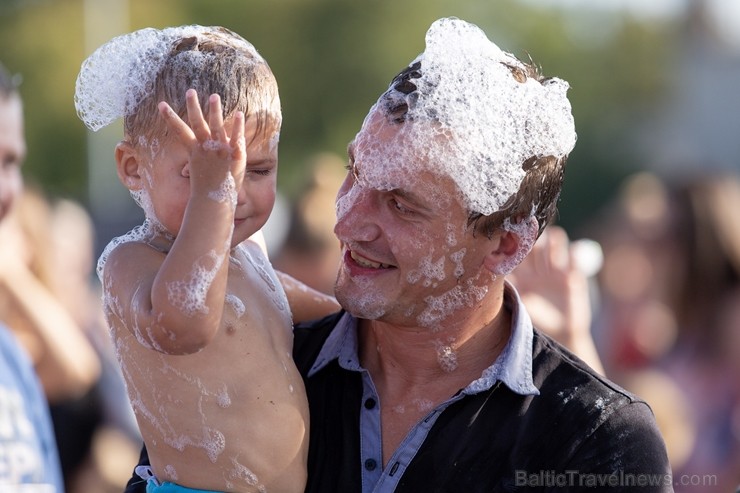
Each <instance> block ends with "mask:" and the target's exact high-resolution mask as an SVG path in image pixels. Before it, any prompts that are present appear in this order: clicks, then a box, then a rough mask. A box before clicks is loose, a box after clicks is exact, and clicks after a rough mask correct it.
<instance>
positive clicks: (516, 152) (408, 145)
mask: <svg viewBox="0 0 740 493" xmlns="http://www.w3.org/2000/svg"><path fill="white" fill-rule="evenodd" d="M524 73H525V67H524V65H523V64H522V63H521V62H520V61H519V60H517V59H516V58H515V57H514V56H513V55H511V54H509V53H505V52H503V51H501V49H499V48H498V46H496V45H495V44H494V43H492V42H491V41H489V40H488V38H487V37H486V35H485V34H484V33H483V31H481V30H480V29H479V28H478V27H477V26H475V25H473V24H469V23H467V22H465V21H462V20H459V19H454V18H447V19H440V20H438V21H436V22H435V23H434V24H432V26H431V27H430V28H429V31H428V32H427V36H426V49H425V51H424V52H423V53H422V54H420V55H419V56H418V57H417V58H416V59H415V60H414V61H413V62H412V63H411V64H410V66H409V69H408V70H407V71H406V74H405V77H406V80H407V81H408V82H409V83H410V84H411V85H412V86H413V90H409V86H408V85H407V86H406V87H405V88H404V87H401V90H399V89H398V87H399V82H402V79H398V78H397V79H396V80H394V82H393V83H392V84H391V87H390V88H389V89H388V91H386V93H384V94H383V95H381V97H380V98H379V100H378V101H377V103H376V104H375V106H374V107H373V108H372V109H371V111H370V113H369V115H368V117H367V118H366V120H365V122H364V123H363V127H362V129H361V130H360V133H359V134H358V138H357V139H356V140H355V143H356V147H355V155H356V157H357V156H360V157H359V158H358V161H361V162H363V168H362V172H363V180H364V182H365V183H367V184H368V186H371V187H373V188H377V189H382V190H385V189H388V187H389V186H391V185H392V184H393V183H394V182H396V181H397V176H398V175H399V174H406V175H410V176H413V175H414V174H415V173H418V171H419V170H420V168H421V169H424V168H426V169H430V170H432V171H434V172H436V173H439V174H441V175H444V176H449V177H450V178H452V179H453V180H454V181H455V183H456V185H457V186H458V188H459V189H460V191H461V193H462V198H463V201H464V204H465V205H466V207H467V208H468V209H470V210H471V211H476V212H480V213H482V214H483V215H490V214H492V213H494V212H496V211H498V210H500V209H501V208H502V206H503V205H504V203H505V202H506V201H507V200H508V198H509V197H510V196H511V195H513V194H514V193H516V191H517V190H518V188H519V186H520V183H521V181H522V179H523V178H524V175H525V172H524V170H523V169H522V165H523V163H524V162H525V161H526V160H527V159H529V158H531V157H532V156H537V157H541V156H550V155H551V156H555V157H562V156H564V155H567V154H568V153H569V152H570V151H571V150H572V148H573V146H574V145H575V141H576V134H575V127H574V123H573V117H572V115H571V106H570V103H569V101H568V99H567V97H566V92H567V90H568V84H567V82H565V81H563V80H561V79H558V78H551V79H548V80H547V81H545V82H543V83H540V82H538V81H537V80H535V79H533V78H527V77H523V76H518V75H517V74H524ZM518 79H519V80H518ZM400 104H405V105H407V107H408V110H407V112H406V113H405V114H404V116H403V117H402V119H403V124H401V125H399V126H398V127H397V130H398V135H397V136H396V140H395V141H394V142H389V141H388V139H383V138H382V137H379V136H378V135H377V134H374V132H376V131H377V127H376V126H375V125H376V124H377V119H378V114H381V115H384V116H383V118H386V116H385V115H387V114H388V113H389V112H390V116H389V117H388V118H390V119H391V120H393V119H394V118H398V115H397V114H395V113H394V112H393V111H392V110H391V109H392V108H395V107H398V105H400ZM381 144H382V145H381ZM461 163H462V164H461Z"/></svg>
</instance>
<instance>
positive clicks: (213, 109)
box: [208, 94, 227, 142]
mask: <svg viewBox="0 0 740 493" xmlns="http://www.w3.org/2000/svg"><path fill="white" fill-rule="evenodd" d="M208 125H209V126H210V127H211V138H212V139H213V140H215V141H218V142H226V140H227V137H226V130H225V129H224V118H223V113H222V110H221V98H220V97H219V95H218V94H211V95H210V97H209V98H208Z"/></svg>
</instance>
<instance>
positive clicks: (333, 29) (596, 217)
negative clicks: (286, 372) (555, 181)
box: [0, 0, 740, 493]
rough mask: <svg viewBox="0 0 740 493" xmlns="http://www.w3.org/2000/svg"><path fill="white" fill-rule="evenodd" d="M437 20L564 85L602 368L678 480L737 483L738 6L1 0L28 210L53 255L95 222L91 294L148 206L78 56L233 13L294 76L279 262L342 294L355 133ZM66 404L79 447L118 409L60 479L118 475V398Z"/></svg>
mask: <svg viewBox="0 0 740 493" xmlns="http://www.w3.org/2000/svg"><path fill="white" fill-rule="evenodd" d="M444 16H457V17H460V18H462V19H465V20H468V21H471V22H473V23H475V24H477V25H479V26H480V27H481V28H482V29H483V30H484V31H485V32H486V33H487V34H488V36H489V37H490V38H491V39H492V40H493V41H495V42H496V43H497V44H498V45H499V46H500V47H501V48H503V49H504V50H506V51H509V52H512V53H514V54H515V55H517V56H519V58H522V59H526V58H528V57H530V56H531V57H532V59H533V60H534V61H535V62H536V63H537V64H538V65H541V67H542V70H543V72H544V73H545V74H546V75H556V76H559V77H561V78H564V79H566V80H567V81H569V83H570V85H571V90H570V93H569V96H570V100H571V102H572V105H573V113H574V115H575V120H576V127H577V131H578V143H577V145H576V148H575V150H574V152H573V153H572V154H571V156H570V159H569V162H568V167H567V171H566V180H565V186H564V190H563V195H562V200H561V205H560V215H559V217H558V220H557V222H558V223H559V224H560V225H561V226H563V227H564V228H565V229H566V230H567V231H568V233H569V234H570V236H571V237H572V238H575V239H577V238H581V237H589V238H593V239H596V240H597V241H598V242H599V243H600V244H601V247H602V249H603V254H604V263H603V268H602V269H601V271H600V273H599V274H598V275H597V277H595V279H594V282H595V283H596V286H597V293H598V296H595V300H594V308H595V315H594V324H593V334H594V337H595V338H596V342H597V347H598V349H599V352H600V355H601V357H602V359H603V361H604V366H605V370H606V372H607V375H608V376H610V377H612V378H613V379H615V380H616V381H618V382H619V383H621V384H622V385H625V386H626V387H628V388H629V389H630V390H633V391H635V392H636V393H638V394H640V395H643V396H645V398H646V399H648V401H649V402H650V404H651V405H652V406H653V408H654V410H655V412H656V415H657V416H658V419H659V423H660V424H661V427H662V428H663V429H664V434H665V435H666V440H667V442H668V445H669V453H670V455H671V460H672V462H673V465H674V472H675V475H676V480H677V481H679V482H680V481H683V482H685V483H688V484H676V486H675V488H676V491H679V492H680V491H730V489H731V488H734V487H735V485H737V484H738V483H740V458H739V457H740V383H739V381H740V378H738V377H740V364H738V361H739V360H740V289H739V288H740V284H738V279H740V185H739V183H740V182H739V181H738V180H739V178H738V176H739V174H740V90H739V89H738V88H739V87H740V1H738V0H457V1H455V2H451V1H448V0H402V1H399V0H364V1H347V0H209V1H205V0H200V1H198V0H156V1H152V0H0V46H1V47H2V48H1V50H0V60H1V61H2V62H3V63H4V64H5V65H6V66H7V67H8V69H9V70H10V71H11V72H13V73H18V74H20V75H21V76H22V78H23V82H22V85H21V87H20V90H21V94H22V96H23V98H24V103H25V117H26V134H27V142H28V149H29V152H28V159H27V161H26V165H25V167H24V170H23V172H24V175H25V178H26V180H27V183H29V184H30V186H31V188H33V189H34V190H36V191H38V192H40V193H41V195H43V197H44V198H45V199H46V200H47V201H48V202H50V204H51V206H52V211H51V212H52V213H59V214H56V215H54V214H52V215H49V214H50V213H47V214H46V216H44V217H45V219H39V218H38V217H36V218H35V219H29V220H30V221H31V222H32V223H34V224H36V226H38V225H39V224H49V227H50V231H51V229H52V228H55V229H54V230H55V231H59V233H58V234H57V235H56V236H55V238H56V240H53V239H51V238H49V239H48V240H49V243H46V244H48V245H49V247H48V248H49V249H51V248H52V247H51V245H52V244H54V245H61V244H59V243H51V241H57V242H64V241H67V242H68V243H69V242H70V239H78V240H79V241H81V242H82V241H84V238H85V234H89V235H90V237H89V239H88V240H87V241H88V242H87V243H80V244H75V243H74V241H73V242H72V246H71V247H70V248H71V249H72V250H71V251H74V250H75V249H77V250H82V251H83V253H84V252H86V253H87V255H88V257H87V258H86V259H83V260H82V262H83V263H84V267H83V268H82V273H83V275H84V276H87V277H89V278H90V283H91V284H93V286H92V287H91V289H93V290H94V289H95V286H94V282H95V279H94V274H93V266H94V260H95V258H97V255H98V254H99V253H100V251H101V250H102V248H103V247H104V246H105V245H106V244H107V242H108V241H109V240H110V239H111V238H112V237H113V236H116V235H120V234H123V233H125V232H126V231H128V230H129V229H130V228H131V227H132V226H134V225H136V224H139V223H140V222H141V219H142V215H141V212H140V210H139V209H138V208H137V207H136V206H135V204H134V202H133V201H132V200H131V198H130V197H129V196H128V193H127V192H126V190H125V189H124V188H123V186H121V185H120V183H119V182H118V179H117V177H116V175H115V167H114V161H113V147H114V145H115V143H116V142H117V140H118V139H120V137H121V126H120V122H117V123H116V124H113V125H111V126H110V127H109V128H106V129H104V130H102V131H100V132H98V133H90V132H88V131H86V129H85V127H84V125H83V124H82V123H81V122H80V120H79V119H78V118H77V117H76V114H75V109H74V103H73V95H74V87H75V79H76V76H77V72H78V70H79V67H80V64H81V62H82V61H83V60H84V59H85V58H86V57H87V56H88V55H89V54H90V53H92V51H94V49H95V48H97V47H98V46H100V45H101V44H102V43H104V42H105V41H107V40H109V39H110V38H111V37H113V36H116V35H119V34H123V33H126V32H130V31H132V30H136V29H140V28H144V27H157V28H164V27H169V26H178V25H183V24H202V25H222V26H225V27H228V28H230V29H232V30H234V31H236V32H238V33H240V34H241V35H243V36H244V37H245V38H247V39H248V40H249V41H251V42H252V43H253V44H254V45H255V47H256V48H257V49H258V50H259V51H260V52H261V53H262V55H263V56H264V57H265V58H266V59H267V60H268V63H269V64H270V66H271V67H272V69H273V71H274V73H275V75H276V77H277V80H278V83H279V85H280V92H281V100H282V107H283V114H284V124H283V130H282V133H281V143H280V170H279V180H278V187H279V191H280V194H281V199H280V201H279V202H278V204H277V206H276V210H275V214H274V215H273V218H272V219H271V221H270V223H269V225H268V228H267V233H268V238H267V239H268V245H269V247H270V253H271V256H272V258H273V261H274V263H275V265H276V266H277V267H278V268H281V269H283V270H285V271H287V272H290V273H293V274H294V275H295V276H296V277H298V278H299V279H302V280H304V282H307V283H308V284H311V285H313V286H314V287H317V288H318V289H322V290H325V291H331V285H332V282H333V269H335V268H336V251H335V250H334V248H335V246H336V245H335V243H334V240H333V237H332V235H331V228H332V225H333V221H334V216H333V195H334V193H335V192H336V190H337V188H338V186H339V183H340V181H341V179H342V175H343V170H342V164H343V160H344V151H345V148H346V145H347V143H348V142H349V140H350V139H351V138H352V137H353V136H354V134H355V133H356V131H357V130H358V129H359V127H360V124H361V122H362V118H363V117H364V115H365V114H366V112H367V110H368V109H369V107H370V106H371V104H372V103H373V102H374V101H375V99H376V98H377V96H378V95H379V94H380V93H381V92H382V91H383V90H384V89H385V88H386V86H387V84H388V83H389V82H390V80H391V79H392V78H393V76H394V75H395V74H396V73H397V72H398V71H400V70H401V69H402V68H403V67H405V66H406V64H407V63H408V62H410V61H411V60H412V59H413V58H414V57H415V56H416V55H417V54H418V53H420V52H421V51H422V50H423V48H424V43H423V42H424V33H425V31H426V29H427V28H428V26H429V25H430V24H431V22H432V21H434V20H435V19H437V18H439V17H444ZM67 201H70V202H72V203H73V204H76V205H78V206H81V211H80V210H75V211H74V212H81V213H82V214H81V216H82V218H81V222H80V221H78V222H77V223H76V224H77V225H78V226H79V224H82V226H81V227H82V228H83V229H82V231H83V232H85V231H87V233H85V234H83V233H78V232H74V231H80V230H79V229H78V230H74V229H72V228H75V227H78V226H75V225H74V223H69V224H67V223H64V222H62V221H61V220H56V219H58V218H59V217H68V216H67V215H64V216H63V215H62V214H61V212H60V209H62V212H69V211H68V210H66V209H64V207H60V206H65V205H69V202H67ZM71 208H72V209H74V207H71ZM67 209H70V207H67ZM47 212H48V211H47ZM78 216H80V214H78V215H77V216H75V215H74V214H72V216H71V217H77V218H78V219H79V217H78ZM85 216H86V217H85ZM52 219H54V221H53V222H49V223H47V222H45V221H47V220H48V221H52ZM85 221H89V222H87V223H86V222H85ZM84 228H88V229H84ZM46 244H45V243H41V245H40V246H39V247H38V248H39V249H40V250H44V249H45V248H46V247H45V245H46ZM75 245H76V246H75ZM67 246H69V245H67ZM54 248H55V249H57V248H58V249H61V248H63V246H58V247H54ZM77 253H79V252H77ZM71 254H72V253H70V255H71ZM47 255H48V254H47ZM62 263H64V260H62ZM78 273H79V271H78ZM57 291H59V292H60V296H63V294H64V291H65V290H64V289H57ZM66 294H67V296H68V297H69V293H66ZM70 303H72V304H74V302H73V301H71V302H70ZM90 317H91V316H90V315H88V318H90ZM91 318H95V317H94V316H92V317H91ZM95 323H98V321H97V320H96V322H94V323H93V322H89V324H90V325H94V324H95ZM81 325H84V323H81ZM93 332H94V333H95V334H96V335H93V336H90V337H89V339H91V340H92V341H93V342H94V344H93V346H94V347H96V348H97V352H98V353H99V354H100V355H101V356H100V357H101V360H102V361H103V365H102V368H103V371H102V372H101V373H102V375H104V376H106V375H107V378H110V382H112V383H109V384H106V385H105V386H102V387H104V388H103V389H102V390H101V389H98V390H97V391H96V392H93V393H92V394H90V395H88V396H87V397H88V398H90V399H92V398H93V397H95V399H97V401H96V402H107V403H108V406H109V407H110V406H111V404H110V403H111V402H116V401H115V399H116V398H115V397H107V399H108V400H106V397H105V396H103V397H100V395H98V394H104V393H105V391H106V390H107V391H110V389H112V388H116V386H117V385H119V384H120V382H119V381H118V380H117V379H116V375H115V369H110V368H108V369H106V365H108V362H109V356H110V355H109V354H107V351H108V350H109V348H107V347H106V344H105V342H102V341H100V340H99V339H100V338H99V334H98V333H97V332H95V331H93ZM103 338H104V337H103ZM96 341H97V342H96ZM98 387H101V385H100V384H99V385H98ZM109 393H116V392H115V391H113V392H109ZM91 396H92V397H91ZM78 397H79V396H78ZM124 403H125V401H124ZM73 404H74V405H72V404H69V405H66V406H62V410H61V411H60V413H61V414H58V415H57V419H56V423H57V426H58V428H59V430H58V438H60V441H61V442H65V440H66V441H67V442H65V443H68V442H73V441H74V440H73V439H72V438H70V437H67V438H64V437H63V436H62V435H64V432H65V431H67V432H68V433H67V434H69V435H74V434H75V433H69V432H72V428H71V427H72V426H73V425H72V424H71V423H73V421H72V419H76V420H80V421H81V422H83V423H90V422H92V421H91V420H93V419H97V420H98V421H96V423H98V422H103V423H105V422H109V421H112V422H114V423H117V424H116V426H114V427H113V428H114V431H115V433H109V434H108V435H104V436H103V438H100V437H98V439H96V438H95V436H96V432H97V431H99V430H98V428H97V425H95V426H92V425H91V426H90V428H91V430H90V432H89V434H90V436H91V437H93V438H90V440H88V445H85V444H80V445H77V444H73V445H74V446H75V447H78V448H81V450H76V449H75V450H74V454H76V455H74V458H75V460H72V458H73V457H72V455H71V454H72V453H73V452H69V453H68V455H67V457H69V458H70V459H69V465H68V473H69V475H68V477H69V478H72V477H73V474H79V475H80V476H79V477H75V478H74V480H72V479H70V483H69V487H70V493H75V492H76V491H78V490H79V491H83V490H85V491H101V492H106V491H120V489H121V484H122V483H121V482H120V481H121V475H123V476H125V477H127V476H128V474H129V473H130V471H131V467H132V466H133V465H134V464H135V461H136V457H135V456H134V457H133V458H131V454H130V452H131V450H133V453H134V454H135V453H136V452H138V443H137V441H136V435H135V430H134V431H132V430H130V428H129V427H128V426H129V424H130V422H129V421H128V417H127V416H125V414H126V413H121V412H120V411H121V409H123V408H125V405H123V404H121V406H123V408H122V407H120V406H119V407H116V405H112V407H113V408H114V410H116V409H117V410H118V411H119V412H118V415H115V412H113V411H110V410H109V411H105V412H103V411H100V412H99V413H98V414H97V415H96V417H90V419H89V420H88V419H87V417H86V416H85V410H89V407H86V406H87V404H86V401H84V399H79V398H76V400H75V402H74V403H73ZM74 406H78V407H74ZM80 409H81V410H82V411H81V410H80ZM65 413H67V414H65ZM121 414H123V416H121ZM101 416H102V417H101ZM75 426H76V425H75ZM107 431H110V429H107ZM96 440H97V441H96ZM106 440H107V441H106ZM90 444H92V445H90ZM111 444H113V445H111ZM73 445H70V447H72V446H73ZM129 445H131V447H129ZM88 447H89V448H88ZM96 447H97V448H96ZM129 449H131V450H129ZM62 453H63V454H64V453H65V452H64V451H63V452H62ZM96 454H97V455H96ZM78 456H79V457H80V458H79V460H78V459H76V458H77V457H78ZM63 459H64V457H63ZM80 464H82V465H80ZM121 470H123V472H121ZM90 471H93V472H90ZM81 478H84V479H81ZM86 481H87V482H86ZM124 481H125V479H124ZM80 485H84V486H80Z"/></svg>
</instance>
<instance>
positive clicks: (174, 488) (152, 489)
mask: <svg viewBox="0 0 740 493" xmlns="http://www.w3.org/2000/svg"><path fill="white" fill-rule="evenodd" d="M135 470H136V474H138V475H139V477H140V478H141V479H143V480H144V481H146V493H223V492H221V491H214V490H196V489H195V488H188V487H187V486H181V485H179V484H177V483H170V482H169V481H165V482H163V483H160V482H159V480H158V479H157V477H156V476H155V475H154V472H153V471H152V469H151V468H150V467H148V466H137V467H136V469H135Z"/></svg>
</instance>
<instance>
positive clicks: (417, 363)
mask: <svg viewBox="0 0 740 493" xmlns="http://www.w3.org/2000/svg"><path fill="white" fill-rule="evenodd" d="M358 323H359V329H360V330H359V345H360V348H359V353H360V361H361V363H362V366H363V367H364V368H367V369H368V371H370V374H371V375H372V377H373V381H374V382H375V383H376V385H378V384H380V385H383V382H385V385H386V386H387V390H389V391H391V392H394V391H401V390H402V389H400V388H396V387H398V386H400V387H409V388H411V387H415V386H421V387H423V386H425V385H426V384H428V383H431V384H435V385H437V386H439V383H440V381H441V380H443V381H447V382H449V383H451V384H452V383H453V382H454V383H455V384H459V385H461V386H463V387H464V386H465V385H467V383H470V382H472V381H473V380H475V379H476V378H478V377H480V375H481V373H482V372H483V370H484V369H486V368H487V367H489V366H490V365H492V364H493V362H494V361H495V360H496V358H497V357H498V355H499V354H500V353H501V351H502V350H503V348H504V347H505V345H506V343H507V341H508V340H509V337H510V335H511V313H510V311H509V310H508V309H506V308H505V307H504V304H503V288H502V289H501V290H500V291H498V292H497V293H496V294H494V293H491V294H490V295H489V296H487V297H486V298H485V299H484V300H483V302H482V304H481V306H477V307H474V308H470V307H466V309H465V313H454V314H451V315H450V316H448V317H447V318H446V320H445V321H444V322H442V323H440V324H438V325H437V326H438V327H441V328H440V329H436V330H432V329H430V328H428V327H413V326H407V325H403V326H401V325H398V324H391V323H386V322H382V321H377V320H360V321H359V322H358ZM456 390H457V389H456Z"/></svg>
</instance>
